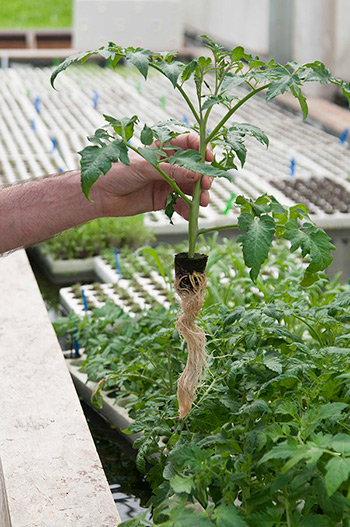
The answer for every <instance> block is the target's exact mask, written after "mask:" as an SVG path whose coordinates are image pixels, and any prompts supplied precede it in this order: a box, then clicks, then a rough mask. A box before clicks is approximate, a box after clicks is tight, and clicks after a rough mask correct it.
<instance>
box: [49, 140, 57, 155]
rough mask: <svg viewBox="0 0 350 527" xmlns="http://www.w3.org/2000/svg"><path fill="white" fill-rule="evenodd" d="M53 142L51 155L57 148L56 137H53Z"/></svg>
mask: <svg viewBox="0 0 350 527" xmlns="http://www.w3.org/2000/svg"><path fill="white" fill-rule="evenodd" d="M51 142H52V148H51V151H50V154H53V153H54V151H55V150H56V146H57V140H56V137H51Z"/></svg>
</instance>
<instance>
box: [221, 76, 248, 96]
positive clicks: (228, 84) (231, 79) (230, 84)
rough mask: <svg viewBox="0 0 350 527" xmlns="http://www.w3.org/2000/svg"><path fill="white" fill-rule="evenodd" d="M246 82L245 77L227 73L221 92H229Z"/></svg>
mask: <svg viewBox="0 0 350 527" xmlns="http://www.w3.org/2000/svg"><path fill="white" fill-rule="evenodd" d="M245 80H246V79H245V76H244V75H237V73H227V75H226V76H225V78H224V81H223V83H222V86H221V92H226V91H229V90H231V89H232V88H234V87H235V86H239V85H240V84H243V82H245Z"/></svg>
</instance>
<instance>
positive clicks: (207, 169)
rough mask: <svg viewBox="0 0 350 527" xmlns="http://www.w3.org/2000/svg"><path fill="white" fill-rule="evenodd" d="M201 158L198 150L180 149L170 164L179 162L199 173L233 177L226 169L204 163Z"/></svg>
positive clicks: (182, 165)
mask: <svg viewBox="0 0 350 527" xmlns="http://www.w3.org/2000/svg"><path fill="white" fill-rule="evenodd" d="M201 159H202V158H201V155H200V153H199V152H198V151H197V150H191V149H188V150H178V151H177V152H175V154H174V155H173V156H171V157H170V158H169V163H170V165H175V164H177V165H179V166H180V167H185V168H187V169H188V170H192V171H193V172H198V173H199V174H203V175H207V176H212V177H225V178H226V179H231V178H230V176H229V175H228V174H227V173H226V172H225V171H224V170H220V169H218V168H215V167H213V166H212V165H207V164H206V163H202V162H201Z"/></svg>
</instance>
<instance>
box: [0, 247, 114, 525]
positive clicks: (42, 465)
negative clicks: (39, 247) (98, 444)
mask: <svg viewBox="0 0 350 527" xmlns="http://www.w3.org/2000/svg"><path fill="white" fill-rule="evenodd" d="M0 277H1V279H0V280H1V286H2V302H1V303H0V357H1V364H2V369H1V373H0V384H1V395H0V404H1V420H0V455H1V459H2V465H3V475H4V478H3V479H4V481H5V486H6V494H7V500H8V509H9V515H10V518H11V525H12V527H57V526H58V525H62V526H63V525H64V527H92V526H93V527H113V526H116V525H118V524H119V522H120V519H119V515H118V512H117V510H116V507H115V504H114V501H113V498H112V494H111V492H110V490H109V487H108V483H107V481H106V478H105V474H104V472H103V469H102V466H101V463H100V460H99V458H98V455H97V452H96V449H95V446H94V444H93V440H92V438H91V435H90V432H89V430H88V427H87V424H86V421H85V418H84V416H83V413H82V410H81V407H80V404H79V400H78V397H77V395H76V392H75V390H74V386H73V384H72V381H71V378H70V375H69V372H68V369H67V367H66V364H65V361H64V358H63V355H62V352H61V350H60V347H59V345H58V342H57V339H56V336H55V334H54V331H53V328H52V326H51V324H50V322H49V318H48V315H47V312H46V308H45V305H44V302H43V300H42V298H41V295H40V292H39V289H38V287H37V284H36V282H35V278H34V276H33V274H32V271H31V269H30V266H29V263H28V260H27V257H26V255H25V253H24V251H19V252H16V253H13V254H11V255H8V256H5V257H2V258H0ZM1 521H2V518H1ZM1 521H0V524H1V525H2V523H1ZM5 525H6V523H5Z"/></svg>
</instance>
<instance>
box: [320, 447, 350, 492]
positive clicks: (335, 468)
mask: <svg viewBox="0 0 350 527" xmlns="http://www.w3.org/2000/svg"><path fill="white" fill-rule="evenodd" d="M349 474H350V459H344V458H342V457H332V459H330V460H329V461H328V463H327V465H326V475H325V478H324V481H325V485H326V489H327V494H328V496H332V494H334V492H335V491H336V490H338V488H339V487H340V485H341V484H342V483H344V481H347V480H348V478H349Z"/></svg>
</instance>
